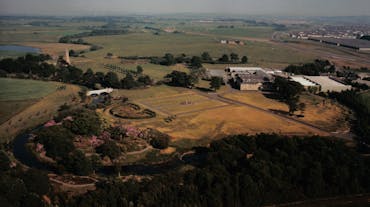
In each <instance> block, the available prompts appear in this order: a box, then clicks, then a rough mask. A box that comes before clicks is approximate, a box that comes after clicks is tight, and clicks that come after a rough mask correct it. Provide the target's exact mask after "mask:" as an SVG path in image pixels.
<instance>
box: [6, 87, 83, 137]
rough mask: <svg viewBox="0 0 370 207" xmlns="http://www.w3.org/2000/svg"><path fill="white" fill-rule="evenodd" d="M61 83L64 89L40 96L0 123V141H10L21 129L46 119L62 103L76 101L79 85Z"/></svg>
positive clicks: (52, 114)
mask: <svg viewBox="0 0 370 207" xmlns="http://www.w3.org/2000/svg"><path fill="white" fill-rule="evenodd" d="M63 85H66V89H65V90H57V91H55V92H53V93H51V94H49V95H47V96H45V97H44V98H41V99H40V100H39V101H38V102H37V103H35V104H33V105H31V106H29V107H27V108H26V109H24V110H23V111H21V112H20V113H18V114H16V115H15V116H13V117H12V118H11V119H9V120H8V121H6V122H4V123H3V124H2V125H0V138H1V139H0V141H2V142H4V141H10V140H11V139H12V138H14V136H16V135H17V134H18V133H20V132H22V131H23V130H26V129H29V128H32V127H35V126H37V125H40V124H42V123H44V122H46V121H48V120H49V119H51V118H52V117H53V116H54V115H55V114H56V112H57V110H58V109H59V107H60V106H61V105H63V104H64V103H67V104H72V103H73V102H75V103H78V102H79V96H78V92H79V91H80V87H78V86H75V85H67V84H63ZM73 100H74V101H73Z"/></svg>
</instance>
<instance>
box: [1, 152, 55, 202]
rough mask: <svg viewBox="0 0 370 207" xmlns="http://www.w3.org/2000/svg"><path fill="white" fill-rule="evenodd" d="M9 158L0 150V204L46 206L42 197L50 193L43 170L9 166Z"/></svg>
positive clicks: (47, 180)
mask: <svg viewBox="0 0 370 207" xmlns="http://www.w3.org/2000/svg"><path fill="white" fill-rule="evenodd" d="M10 163H11V162H10V159H9V157H8V155H7V153H5V152H4V151H3V150H0V165H1V170H0V204H1V206H13V207H39V206H47V204H46V203H45V201H44V199H43V197H46V196H49V197H50V195H51V194H52V193H51V185H50V183H49V178H48V176H47V174H46V173H45V172H42V171H39V170H35V169H29V170H26V171H25V170H23V169H22V168H20V167H15V168H11V167H10Z"/></svg>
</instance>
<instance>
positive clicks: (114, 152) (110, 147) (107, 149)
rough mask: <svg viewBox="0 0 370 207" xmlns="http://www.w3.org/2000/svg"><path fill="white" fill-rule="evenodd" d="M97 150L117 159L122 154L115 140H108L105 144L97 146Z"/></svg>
mask: <svg viewBox="0 0 370 207" xmlns="http://www.w3.org/2000/svg"><path fill="white" fill-rule="evenodd" d="M96 152H98V153H100V154H102V155H103V156H108V157H109V158H110V159H116V158H117V157H119V156H120V155H121V149H120V148H119V147H118V145H117V144H116V142H114V141H110V140H108V141H106V142H105V143H104V144H102V145H100V146H99V147H98V148H96Z"/></svg>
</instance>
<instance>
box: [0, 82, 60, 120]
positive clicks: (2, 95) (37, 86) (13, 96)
mask: <svg viewBox="0 0 370 207" xmlns="http://www.w3.org/2000/svg"><path fill="white" fill-rule="evenodd" d="M55 90H56V84H55V83H52V82H42V81H33V80H19V79H8V78H0V124H1V123H3V122H4V121H6V120H8V119H9V118H11V117H12V116H13V115H14V114H17V113H19V112H21V111H22V110H23V109H25V108H27V107H29V106H31V105H32V104H34V103H36V102H37V100H38V99H40V98H42V97H44V96H46V95H48V94H50V93H52V92H54V91H55Z"/></svg>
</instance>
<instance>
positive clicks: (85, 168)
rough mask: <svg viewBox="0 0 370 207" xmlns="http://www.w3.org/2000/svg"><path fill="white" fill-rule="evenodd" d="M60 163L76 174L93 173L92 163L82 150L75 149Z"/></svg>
mask: <svg viewBox="0 0 370 207" xmlns="http://www.w3.org/2000/svg"><path fill="white" fill-rule="evenodd" d="M60 164H61V165H62V166H63V167H64V168H65V169H66V170H67V171H68V172H72V173H74V174H76V175H89V174H91V173H92V171H93V168H92V163H91V160H90V159H87V158H86V156H85V154H84V153H83V152H82V151H80V150H75V151H73V153H71V154H70V155H69V156H68V157H66V158H64V159H63V160H61V162H60Z"/></svg>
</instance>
